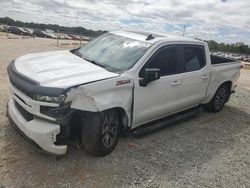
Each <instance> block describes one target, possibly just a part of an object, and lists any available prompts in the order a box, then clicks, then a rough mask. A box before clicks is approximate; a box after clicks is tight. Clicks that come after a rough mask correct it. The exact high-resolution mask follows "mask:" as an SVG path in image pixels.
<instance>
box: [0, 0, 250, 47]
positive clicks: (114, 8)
mask: <svg viewBox="0 0 250 188" xmlns="http://www.w3.org/2000/svg"><path fill="white" fill-rule="evenodd" d="M249 12H250V0H186V1H185V0H124V1H122V0H103V1H101V0H99V1H98V0H67V1H66V0H0V17H5V16H8V17H11V18H13V19H16V20H21V21H26V22H31V21H32V22H38V23H51V24H54V23H55V24H59V25H63V26H76V15H77V18H78V19H77V26H83V27H86V28H89V29H102V30H117V29H137V30H147V31H156V32H164V33H171V34H176V35H180V34H181V33H182V28H183V25H184V24H185V25H186V35H187V36H190V37H198V38H202V39H214V40H216V41H219V42H230V43H231V42H238V41H240V42H244V43H247V44H250V15H249Z"/></svg>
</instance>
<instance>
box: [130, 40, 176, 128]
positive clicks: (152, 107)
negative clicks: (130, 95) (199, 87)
mask: <svg viewBox="0 0 250 188" xmlns="http://www.w3.org/2000/svg"><path fill="white" fill-rule="evenodd" d="M178 51H179V50H178V47H177V46H176V45H171V46H170V45H169V46H164V47H161V48H160V49H158V50H157V51H156V52H155V54H154V55H153V56H152V58H151V59H150V60H149V61H148V62H147V63H146V64H145V65H144V67H143V68H142V69H141V70H140V73H139V75H138V80H136V81H135V88H134V111H133V128H134V127H136V126H139V125H141V124H144V123H147V122H150V121H152V120H156V119H159V118H161V117H164V116H167V115H169V114H171V113H173V112H175V110H176V106H177V102H178V98H179V94H180V80H179V75H178V73H179V66H178V65H179V63H178V62H179V56H178V53H179V52H178ZM145 68H159V69H160V71H161V78H160V79H158V80H155V81H152V82H150V83H149V84H148V85H147V86H146V87H142V86H140V85H139V80H140V79H142V78H141V77H143V73H144V70H145Z"/></svg>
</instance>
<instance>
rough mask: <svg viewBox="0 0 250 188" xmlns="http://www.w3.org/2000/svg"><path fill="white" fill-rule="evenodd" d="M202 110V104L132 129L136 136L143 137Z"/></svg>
mask: <svg viewBox="0 0 250 188" xmlns="http://www.w3.org/2000/svg"><path fill="white" fill-rule="evenodd" d="M202 111H203V108H202V107H201V106H198V107H195V108H192V109H189V110H186V111H183V112H180V113H177V114H175V115H172V116H169V117H166V118H162V119H160V120H157V121H153V122H151V123H147V124H145V125H142V126H140V127H138V128H135V129H134V130H133V131H132V134H133V135H134V136H135V137H142V136H145V135H147V134H150V133H153V132H154V131H156V130H159V129H161V128H164V127H166V126H168V125H170V124H173V123H177V122H179V121H182V120H184V119H187V118H190V117H192V116H194V115H196V114H198V113H200V112H202Z"/></svg>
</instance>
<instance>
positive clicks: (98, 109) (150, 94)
mask: <svg viewBox="0 0 250 188" xmlns="http://www.w3.org/2000/svg"><path fill="white" fill-rule="evenodd" d="M240 68H241V64H240V63H239V62H234V61H232V60H230V59H225V58H220V57H216V56H210V52H209V49H208V46H207V44H206V43H204V42H202V41H198V40H194V39H189V38H185V37H176V36H169V35H162V34H154V33H151V34H150V33H145V32H132V31H115V32H109V33H106V34H104V35H102V36H100V37H98V38H96V39H95V40H93V41H91V42H89V43H88V44H86V45H85V46H83V47H81V48H79V49H75V50H71V51H54V52H44V53H34V54H28V55H24V56H22V57H19V58H17V59H16V60H15V61H12V62H11V63H10V65H9V66H8V75H9V80H10V91H11V98H10V100H9V102H8V105H7V116H8V117H9V120H10V122H11V124H13V125H14V126H15V127H16V128H17V129H18V130H19V131H20V132H21V133H23V134H24V135H25V136H26V137H27V138H29V139H30V140H32V141H33V142H34V143H36V144H37V145H38V146H39V147H40V148H42V149H43V150H45V151H47V152H50V153H53V154H57V155H62V154H65V153H66V151H67V144H66V142H65V140H67V139H68V138H72V137H73V138H78V139H81V141H82V144H83V148H84V150H85V151H86V152H87V153H89V154H92V155H95V156H105V155H107V154H109V153H111V152H112V151H113V150H114V148H115V146H116V145H117V142H118V137H119V134H120V133H121V132H122V131H125V130H133V129H135V128H137V127H138V126H141V125H143V124H146V123H149V122H152V121H155V120H159V119H161V118H163V117H166V116H170V115H173V114H176V113H178V112H181V111H184V110H187V109H190V108H193V107H196V106H204V107H205V109H208V110H209V111H211V112H219V111H220V110H221V109H222V108H223V106H224V104H225V103H226V102H227V101H228V100H229V97H230V95H231V93H233V92H234V91H235V87H236V82H237V79H238V78H239V75H240Z"/></svg>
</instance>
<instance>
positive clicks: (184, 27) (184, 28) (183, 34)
mask: <svg viewBox="0 0 250 188" xmlns="http://www.w3.org/2000/svg"><path fill="white" fill-rule="evenodd" d="M185 30H186V25H184V26H183V33H182V36H185Z"/></svg>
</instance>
